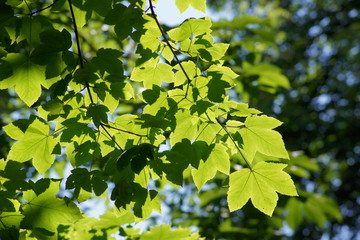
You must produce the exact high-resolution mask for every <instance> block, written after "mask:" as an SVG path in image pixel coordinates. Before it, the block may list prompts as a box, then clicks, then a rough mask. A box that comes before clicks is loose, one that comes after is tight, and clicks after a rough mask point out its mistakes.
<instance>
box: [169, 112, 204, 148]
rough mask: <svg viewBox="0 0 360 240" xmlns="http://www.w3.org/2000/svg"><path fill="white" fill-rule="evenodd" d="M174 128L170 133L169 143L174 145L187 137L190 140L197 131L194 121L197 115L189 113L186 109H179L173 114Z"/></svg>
mask: <svg viewBox="0 0 360 240" xmlns="http://www.w3.org/2000/svg"><path fill="white" fill-rule="evenodd" d="M175 118H176V128H175V130H174V131H173V132H172V133H171V135H170V145H171V146H174V145H175V144H176V143H178V142H181V141H182V139H189V140H190V141H192V140H193V139H194V137H195V136H196V133H197V126H196V123H197V121H198V117H197V116H195V115H192V114H190V112H189V111H188V110H183V111H179V112H177V113H176V115H175Z"/></svg>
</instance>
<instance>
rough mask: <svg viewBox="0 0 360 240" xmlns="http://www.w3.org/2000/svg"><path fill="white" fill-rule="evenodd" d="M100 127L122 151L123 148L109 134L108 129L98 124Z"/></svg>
mask: <svg viewBox="0 0 360 240" xmlns="http://www.w3.org/2000/svg"><path fill="white" fill-rule="evenodd" d="M100 126H101V127H102V129H104V131H105V132H106V134H107V135H108V136H109V137H110V138H111V140H112V141H113V142H114V143H115V144H116V146H117V147H118V148H119V149H120V150H121V151H124V149H123V148H122V147H121V146H120V145H119V144H118V143H117V142H116V139H115V138H114V137H113V136H111V134H110V133H109V131H108V130H107V129H106V128H105V127H104V125H100Z"/></svg>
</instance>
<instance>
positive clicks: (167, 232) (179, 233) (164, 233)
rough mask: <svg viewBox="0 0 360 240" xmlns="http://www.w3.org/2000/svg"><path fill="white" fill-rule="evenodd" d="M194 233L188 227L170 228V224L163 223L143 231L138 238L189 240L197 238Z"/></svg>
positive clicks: (148, 239) (145, 239) (146, 239)
mask: <svg viewBox="0 0 360 240" xmlns="http://www.w3.org/2000/svg"><path fill="white" fill-rule="evenodd" d="M195 235H197V234H196V233H191V231H190V229H188V228H178V229H176V230H171V227H170V225H168V224H163V225H160V226H157V227H154V228H153V229H151V230H150V231H148V232H145V233H143V234H142V235H141V237H140V240H168V239H172V240H180V239H181V240H190V239H199V238H197V237H196V238H195Z"/></svg>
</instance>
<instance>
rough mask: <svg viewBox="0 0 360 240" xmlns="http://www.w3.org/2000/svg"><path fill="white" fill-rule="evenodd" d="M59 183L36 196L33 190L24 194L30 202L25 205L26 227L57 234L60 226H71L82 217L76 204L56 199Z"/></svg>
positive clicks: (51, 185)
mask: <svg viewBox="0 0 360 240" xmlns="http://www.w3.org/2000/svg"><path fill="white" fill-rule="evenodd" d="M54 185H58V184H57V183H54V182H51V184H50V187H49V189H47V190H46V191H45V192H43V193H41V194H40V195H38V196H36V195H35V194H34V193H33V192H32V191H31V190H29V191H27V192H25V193H24V198H25V200H26V201H28V203H27V204H24V205H25V207H24V208H23V210H24V215H25V218H24V225H26V226H27V227H29V228H43V229H45V230H47V231H50V232H56V229H57V227H58V225H59V224H64V225H66V224H71V223H73V222H75V221H76V220H78V219H80V218H81V217H82V216H81V214H80V211H79V209H78V207H77V206H76V205H75V203H73V202H70V203H66V202H65V200H64V199H60V198H56V197H55V194H56V192H57V191H56V190H58V187H55V186H54Z"/></svg>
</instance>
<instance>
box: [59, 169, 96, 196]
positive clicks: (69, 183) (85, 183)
mask: <svg viewBox="0 0 360 240" xmlns="http://www.w3.org/2000/svg"><path fill="white" fill-rule="evenodd" d="M65 187H66V189H73V188H75V189H78V190H80V188H82V189H84V190H86V191H88V192H91V182H90V173H89V171H88V170H87V169H86V168H75V169H73V170H71V174H70V176H69V177H68V178H67V179H66V184H65Z"/></svg>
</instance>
